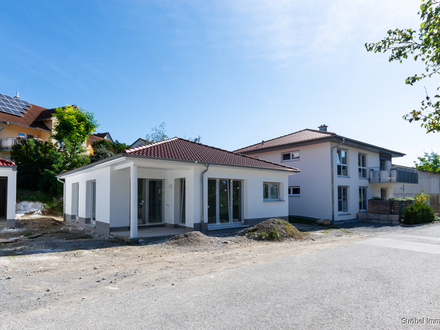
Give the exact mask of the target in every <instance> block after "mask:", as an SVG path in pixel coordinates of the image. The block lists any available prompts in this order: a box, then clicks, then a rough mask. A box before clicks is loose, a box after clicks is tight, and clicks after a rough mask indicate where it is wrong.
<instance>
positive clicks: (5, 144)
mask: <svg viewBox="0 0 440 330" xmlns="http://www.w3.org/2000/svg"><path fill="white" fill-rule="evenodd" d="M18 139H20V138H6V139H0V150H9V149H11V148H12V146H13V145H14V144H15V143H16V142H17V140H18Z"/></svg>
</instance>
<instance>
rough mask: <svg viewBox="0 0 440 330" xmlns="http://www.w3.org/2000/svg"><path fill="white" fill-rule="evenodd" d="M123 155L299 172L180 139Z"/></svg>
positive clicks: (145, 146)
mask: <svg viewBox="0 0 440 330" xmlns="http://www.w3.org/2000/svg"><path fill="white" fill-rule="evenodd" d="M123 153H125V154H131V155H137V156H145V157H157V158H165V159H173V160H184V161H194V162H196V161H198V162H203V163H211V164H219V165H230V166H244V167H254V168H262V169H273V170H284V171H292V172H299V170H298V169H297V168H294V167H289V166H284V165H280V164H276V163H272V162H269V161H265V160H260V159H256V158H253V157H250V156H245V155H241V154H238V153H235V152H231V151H226V150H222V149H219V148H214V147H210V146H207V145H204V144H201V143H196V142H192V141H188V140H185V139H181V138H178V137H175V138H172V139H169V140H165V141H161V142H157V143H153V144H147V145H143V146H140V147H136V148H132V149H127V150H124V151H123Z"/></svg>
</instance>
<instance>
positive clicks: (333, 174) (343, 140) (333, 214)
mask: <svg viewBox="0 0 440 330" xmlns="http://www.w3.org/2000/svg"><path fill="white" fill-rule="evenodd" d="M344 143H345V137H343V138H342V142H341V143H339V144H337V145H335V146H334V147H332V148H331V149H330V157H331V158H330V163H331V171H332V222H334V221H335V172H334V165H333V149H335V148H337V147H339V146H340V145H342V144H344Z"/></svg>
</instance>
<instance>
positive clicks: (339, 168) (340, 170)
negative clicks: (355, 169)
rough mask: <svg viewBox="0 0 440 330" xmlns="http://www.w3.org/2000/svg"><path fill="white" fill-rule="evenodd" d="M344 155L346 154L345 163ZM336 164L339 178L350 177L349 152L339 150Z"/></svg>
mask: <svg viewBox="0 0 440 330" xmlns="http://www.w3.org/2000/svg"><path fill="white" fill-rule="evenodd" d="M342 153H345V163H343V162H342V159H343V157H342ZM336 162H337V164H338V166H337V168H336V171H337V174H338V176H343V177H348V151H347V150H345V149H338V150H337V152H336ZM344 171H345V174H344ZM339 173H341V174H339Z"/></svg>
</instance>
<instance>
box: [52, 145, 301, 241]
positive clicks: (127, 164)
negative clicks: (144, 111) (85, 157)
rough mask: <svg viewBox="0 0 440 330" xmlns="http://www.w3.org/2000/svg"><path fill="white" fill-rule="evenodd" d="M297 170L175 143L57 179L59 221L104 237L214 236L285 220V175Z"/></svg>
mask: <svg viewBox="0 0 440 330" xmlns="http://www.w3.org/2000/svg"><path fill="white" fill-rule="evenodd" d="M297 172H299V171H298V169H296V168H292V167H290V166H286V165H279V164H275V163H272V162H269V161H264V160H258V159H255V158H253V157H248V156H244V155H240V154H237V153H233V152H230V151H225V150H221V149H218V148H214V147H210V146H206V145H203V144H199V143H195V142H192V141H188V140H185V139H181V138H172V139H169V140H165V141H161V142H157V143H153V144H149V145H145V146H141V147H137V148H133V149H128V150H125V151H124V152H122V153H120V154H118V155H115V156H112V157H109V158H106V159H104V160H102V161H98V162H96V163H93V164H89V165H86V166H83V167H80V168H78V169H74V170H71V171H68V172H65V173H61V174H59V175H58V178H59V179H63V180H64V181H65V183H64V201H65V204H64V219H65V221H67V222H69V223H76V224H78V225H80V226H83V227H89V228H94V230H95V231H96V232H97V233H100V234H107V235H108V234H109V233H110V232H117V231H123V230H130V237H131V238H136V237H138V229H145V228H150V227H155V226H164V227H166V226H168V227H172V228H174V227H183V228H185V229H187V230H200V231H202V232H210V231H213V230H222V229H228V228H229V229H230V228H237V227H247V226H250V225H254V224H256V223H258V222H260V221H263V220H266V219H268V218H271V217H279V218H284V219H287V217H288V201H287V200H288V198H287V191H288V189H287V188H288V187H287V186H288V176H289V174H294V173H297Z"/></svg>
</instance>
